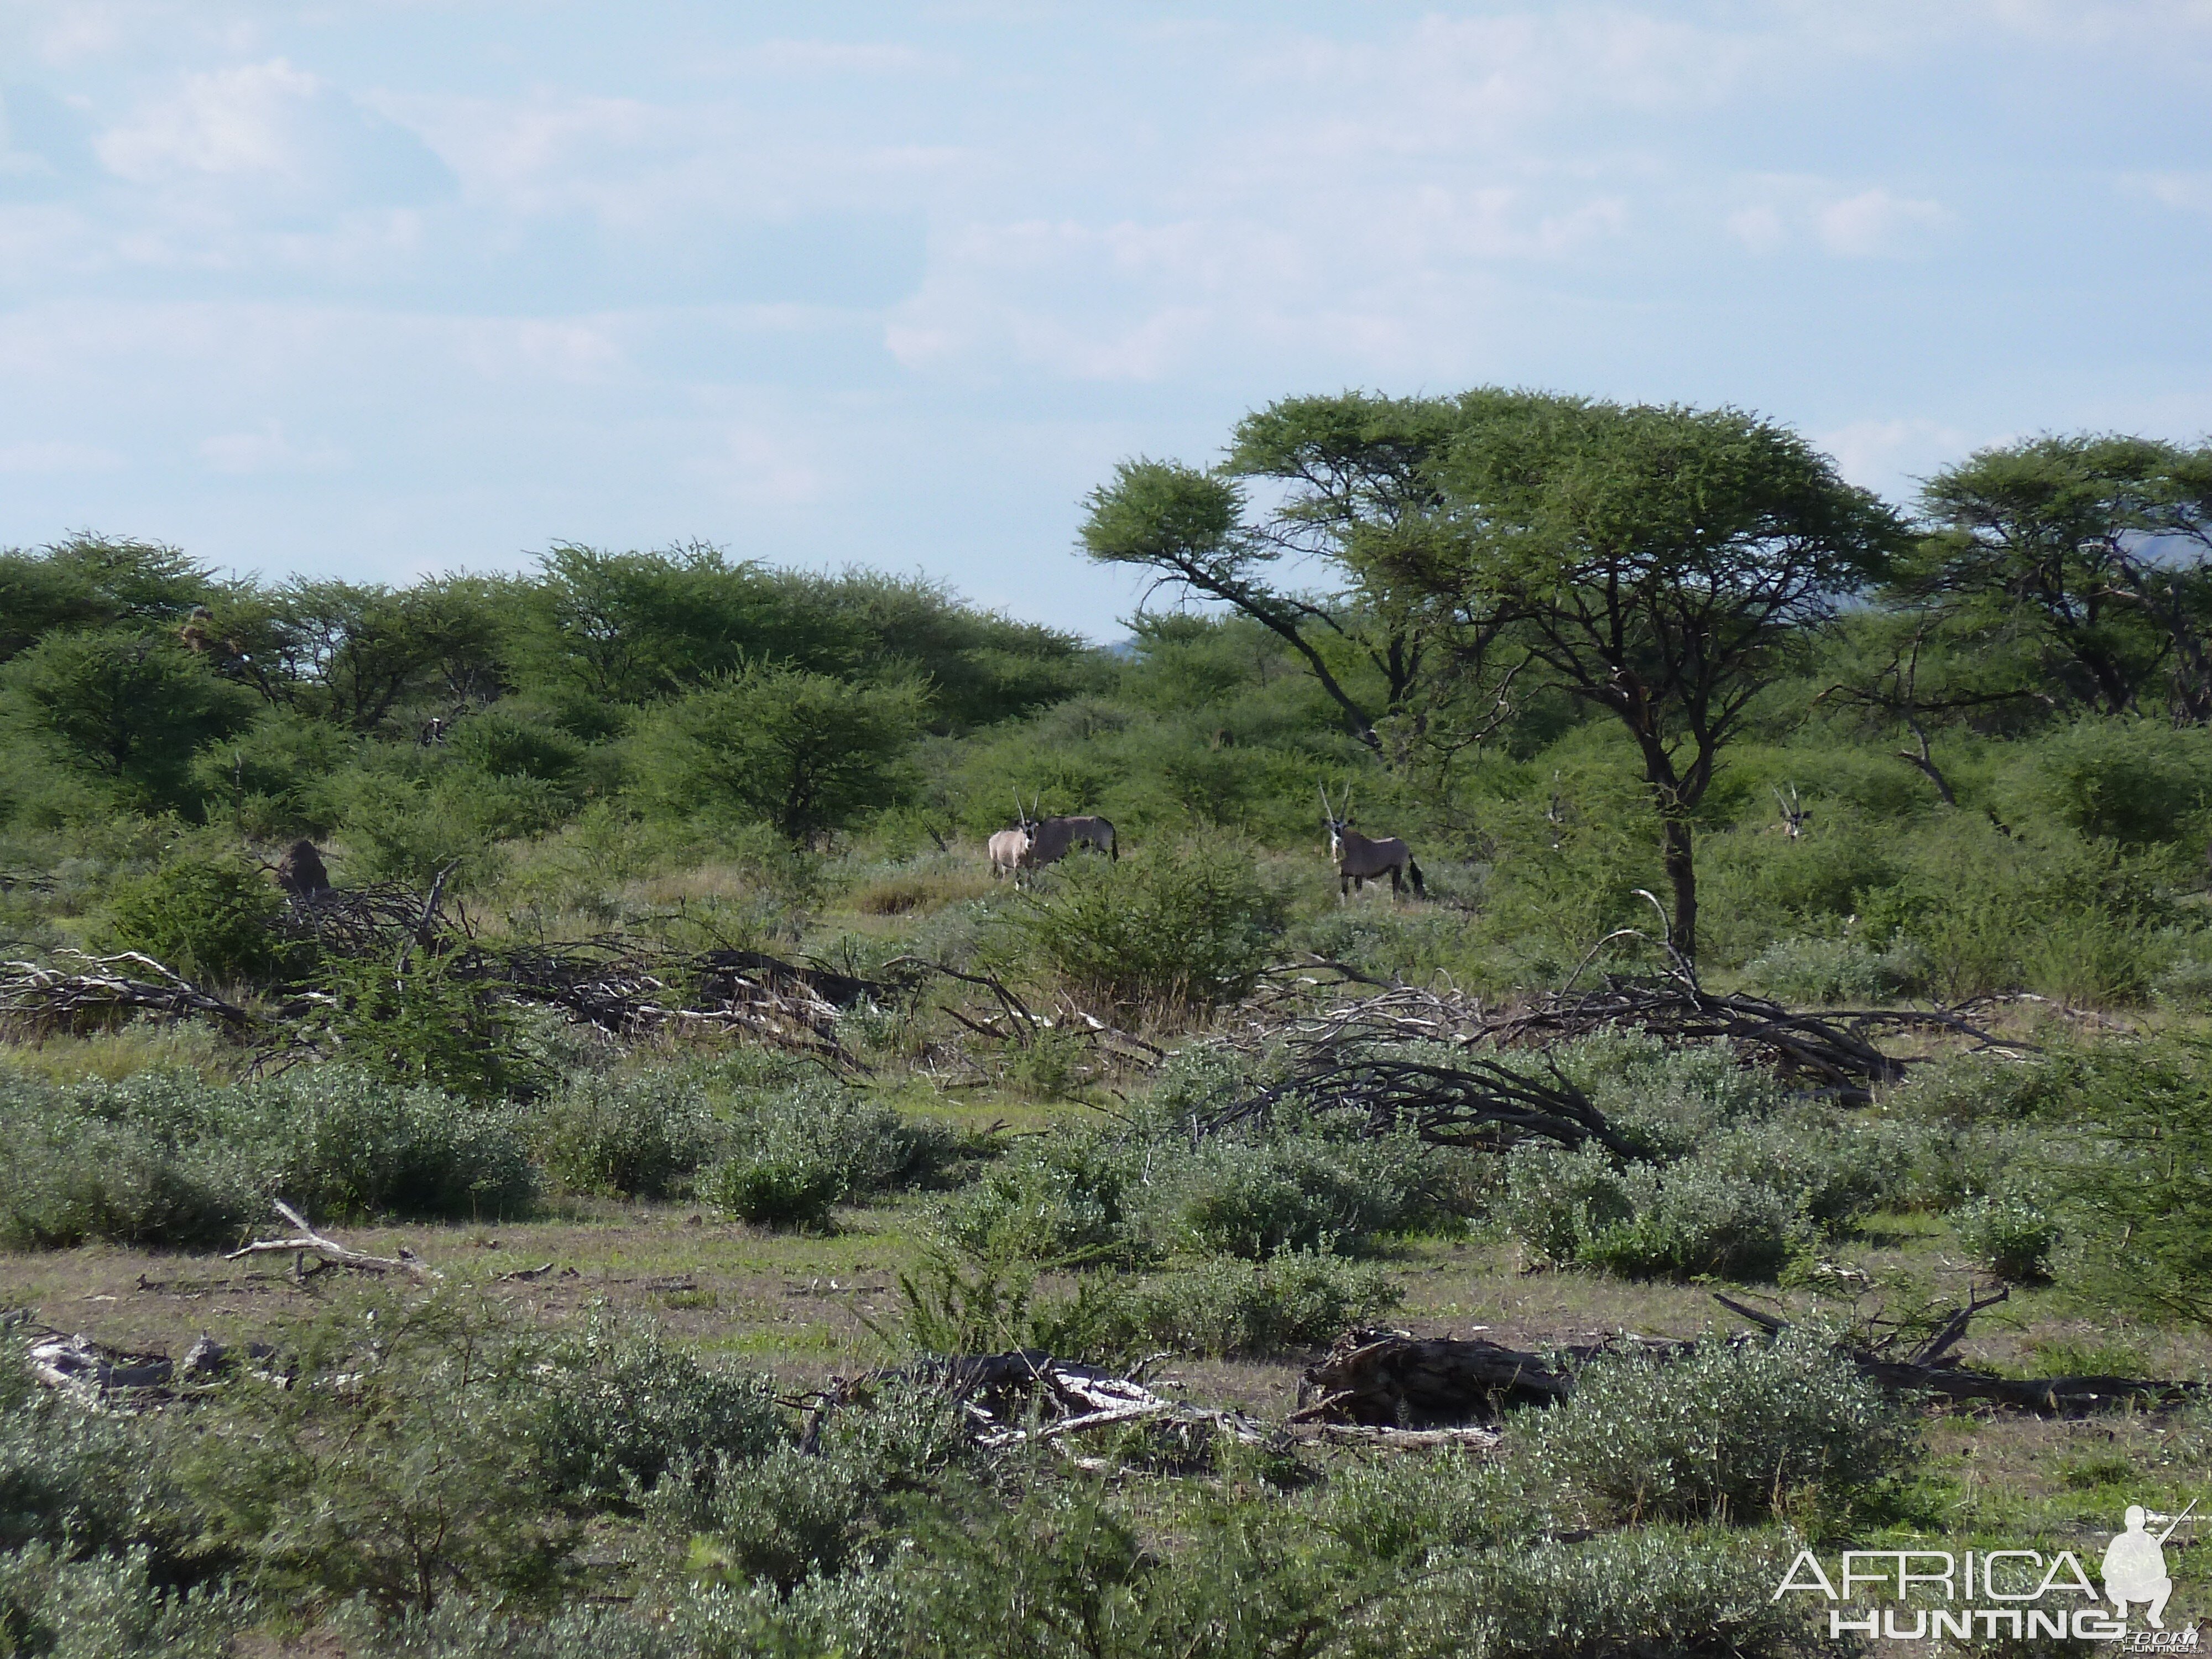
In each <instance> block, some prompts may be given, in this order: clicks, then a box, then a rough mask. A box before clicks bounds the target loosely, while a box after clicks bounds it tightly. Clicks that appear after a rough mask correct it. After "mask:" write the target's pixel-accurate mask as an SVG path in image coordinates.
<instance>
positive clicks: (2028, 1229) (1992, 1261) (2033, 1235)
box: [1954, 1188, 2065, 1285]
mask: <svg viewBox="0 0 2212 1659" xmlns="http://www.w3.org/2000/svg"><path fill="white" fill-rule="evenodd" d="M1954 1225H1956V1226H1957V1228H1958V1230H1959V1243H1960V1245H1961V1246H1962V1247H1964V1249H1966V1251H1967V1253H1968V1254H1969V1255H1972V1257H1973V1258H1974V1260H1975V1261H1978V1262H1979V1263H1980V1264H1981V1265H1982V1266H1983V1267H1986V1268H1988V1269H1989V1270H1990V1272H1991V1273H1995V1274H1996V1275H1997V1277H1999V1278H2000V1279H2011V1280H2012V1281H2013V1282H2014V1283H2015V1284H2017V1285H2042V1284H2047V1283H2048V1282H2049V1281H2050V1279H2051V1257H2052V1255H2054V1254H2055V1253H2056V1251H2057V1249H2058V1243H2059V1240H2060V1239H2061V1238H2062V1237H2063V1236H2064V1233H2065V1229H2064V1227H2063V1225H2061V1224H2060V1222H2059V1219H2058V1218H2057V1216H2056V1215H2055V1214H2053V1213H2052V1212H2051V1209H2050V1208H2049V1207H2048V1206H2047V1205H2046V1204H2045V1202H2044V1201H2043V1200H2041V1199H2040V1198H2039V1196H2038V1195H2037V1194H2034V1193H2033V1192H2027V1191H2023V1190H2021V1189H2020V1188H2006V1189H2003V1190H2000V1191H1998V1192H1995V1193H1991V1194H1987V1195H1986V1196H1984V1197H1981V1198H1978V1199H1975V1200H1972V1202H1970V1203H1968V1204H1966V1206H1963V1207H1962V1208H1961V1209H1960V1211H1959V1212H1958V1216H1957V1218H1956V1221H1955V1224H1954Z"/></svg>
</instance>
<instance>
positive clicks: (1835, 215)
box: [1814, 185, 1953, 259]
mask: <svg viewBox="0 0 2212 1659" xmlns="http://www.w3.org/2000/svg"><path fill="white" fill-rule="evenodd" d="M1952 218H1953V215H1952V214H1951V212H1950V210H1948V209H1947V208H1945V207H1944V206H1943V205H1942V204H1941V203H1940V202H1930V201H1923V200H1920V199H1917V198H1915V197H1901V196H1893V195H1892V194H1890V192H1889V191H1887V190H1885V189H1883V188H1881V186H1879V185H1877V186H1876V187H1875V188H1874V189H1872V190H1864V191H1860V192H1859V193H1858V194H1857V195H1856V196H1850V197H1845V198H1844V200H1842V201H1840V202H1835V203H1832V204H1829V205H1828V206H1827V207H1825V208H1823V209H1821V210H1820V213H1819V214H1818V215H1817V216H1816V217H1815V219H1814V225H1815V227H1816V228H1817V229H1818V231H1819V234H1820V245H1821V246H1823V247H1825V248H1826V249H1827V250H1828V252H1831V253H1837V254H1841V255H1842V256H1844V258H1850V259H1871V258H1899V257H1903V256H1905V255H1909V254H1912V253H1917V252H1920V251H1921V250H1922V249H1923V248H1924V247H1926V246H1927V245H1928V243H1929V240H1931V238H1932V237H1933V236H1934V235H1935V234H1936V233H1939V232H1941V231H1942V230H1943V229H1944V228H1947V227H1948V225H1949V224H1950V223H1951V222H1952Z"/></svg>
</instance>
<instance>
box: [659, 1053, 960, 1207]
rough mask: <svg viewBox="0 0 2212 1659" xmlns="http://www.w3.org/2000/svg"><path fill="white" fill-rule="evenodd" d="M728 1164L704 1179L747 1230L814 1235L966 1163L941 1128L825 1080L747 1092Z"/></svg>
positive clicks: (706, 1192) (725, 1133)
mask: <svg viewBox="0 0 2212 1659" xmlns="http://www.w3.org/2000/svg"><path fill="white" fill-rule="evenodd" d="M720 1134H721V1138H722V1139H723V1140H724V1142H725V1144H726V1146H728V1148H729V1155H728V1156H727V1157H726V1158H723V1159H722V1160H721V1161H720V1163H718V1164H715V1165H714V1167H713V1168H712V1169H710V1170H708V1171H707V1172H706V1173H705V1174H703V1175H702V1176H701V1177H700V1181H699V1191H700V1193H701V1194H702V1196H704V1197H705V1198H706V1199H707V1200H708V1202H709V1203H711V1204H714V1205H715V1206H718V1207H720V1208H722V1209H725V1210H726V1211H728V1212H730V1213H731V1214H732V1215H735V1216H737V1217H738V1218H739V1219H740V1220H745V1221H758V1222H764V1223H767V1224H769V1225H778V1226H787V1225H819V1224H820V1223H821V1222H822V1221H823V1220H825V1219H826V1218H828V1216H829V1208H830V1206H832V1205H834V1204H837V1203H841V1202H843V1201H845V1200H848V1199H856V1198H862V1197H866V1196H867V1195H869V1194H874V1193H880V1192H886V1191H890V1190H892V1189H894V1188H901V1187H911V1186H919V1185H923V1184H926V1183H927V1182H932V1181H934V1180H936V1179H937V1178H938V1177H939V1175H940V1173H941V1172H942V1171H943V1170H944V1169H945V1167H946V1166H947V1165H948V1164H951V1163H952V1162H954V1161H955V1160H956V1159H957V1158H959V1157H960V1156H961V1155H962V1153H963V1150H964V1148H963V1142H962V1139H961V1138H960V1136H959V1135H958V1134H957V1133H955V1132H954V1131H952V1130H951V1129H950V1128H947V1127H945V1126H943V1125H940V1124H933V1123H922V1122H915V1121H908V1119H905V1118H902V1117H901V1116H900V1115H899V1114H898V1113H897V1112H896V1111H895V1110H893V1109H891V1108H890V1107H888V1106H884V1105H882V1104H879V1103H874V1102H871V1101H868V1100H866V1099H865V1098H863V1097H860V1095H857V1094H855V1093H854V1092H853V1091H850V1090H848V1089H845V1088H843V1087H842V1086H840V1085H837V1084H836V1083H835V1082H832V1081H830V1080H829V1079H823V1078H815V1079H809V1080H808V1081H806V1082H804V1083H799V1084H795V1085H791V1086H789V1087H787V1088H784V1089H781V1090H747V1091H741V1092H740V1094H739V1095H738V1098H737V1099H736V1101H735V1102H734V1103H732V1105H731V1106H730V1107H729V1108H728V1109H727V1110H726V1115H725V1117H724V1121H723V1123H722V1126H721V1130H720Z"/></svg>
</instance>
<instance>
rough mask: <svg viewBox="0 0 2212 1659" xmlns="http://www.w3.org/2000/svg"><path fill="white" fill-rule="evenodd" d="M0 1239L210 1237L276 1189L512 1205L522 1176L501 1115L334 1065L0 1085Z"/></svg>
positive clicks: (428, 1208) (406, 1206)
mask: <svg viewBox="0 0 2212 1659" xmlns="http://www.w3.org/2000/svg"><path fill="white" fill-rule="evenodd" d="M0 1127H4V1129H5V1130H6V1133H7V1137H8V1139H9V1146H10V1151H11V1152H12V1153H13V1154H14V1156H12V1157H11V1158H9V1159H8V1160H6V1161H5V1162H4V1163H0V1240H5V1241H6V1242H8V1243H11V1244H14V1245H16V1246H18V1247H26V1246H28V1247H44V1248H52V1247H56V1246H63V1245H69V1244H74V1243H79V1242H81V1241H82V1240H84V1239H88V1238H105V1239H112V1240H115V1241H117V1242H119V1243H134V1244H140V1245H145V1244H157V1245H197V1244H210V1243H222V1242H223V1241H225V1240H227V1239H231V1238H234V1237H236V1236H237V1234H238V1233H239V1231H240V1230H241V1229H242V1228H244V1227H246V1226H247V1225H251V1224H252V1223H253V1222H254V1221H255V1220H257V1219H258V1218H261V1217H263V1216H264V1215H266V1214H267V1212H268V1210H269V1205H270V1200H272V1199H276V1198H282V1199H284V1200H286V1201H287V1202H289V1203H290V1204H292V1205H294V1206H295V1207H297V1208H299V1209H301V1210H302V1211H304V1212H307V1214H308V1216H309V1217H310V1218H311V1219H315V1220H337V1219H345V1218H353V1217H359V1216H365V1215H374V1214H385V1213H394V1214H402V1215H420V1216H487V1217H489V1216H502V1215H514V1214H518V1213H520V1212H524V1211H526V1209H527V1208H528V1207H529V1205H530V1203H531V1200H532V1194H533V1192H534V1189H535V1186H536V1177H535V1175H534V1172H533V1171H532V1167H531V1164H530V1160H529V1158H528V1155H527V1154H526V1152H525V1150H524V1147H523V1145H522V1142H521V1139H520V1137H519V1136H518V1134H517V1133H515V1128H514V1125H513V1117H512V1115H511V1113H510V1112H509V1111H508V1110H507V1109H505V1108H502V1107H478V1106H472V1105H470V1104H469V1103H466V1102H464V1101H460V1100H457V1099H455V1098H454V1097H453V1096H451V1095H447V1094H445V1093H443V1092H442V1091H439V1090H435V1089H428V1088H421V1087H416V1088H408V1087H405V1086H403V1085H397V1084H392V1083H387V1082H385V1081H382V1080H380V1079H376V1078H373V1077H370V1076H368V1075H366V1074H365V1073H361V1072H359V1071H356V1070H354V1069H353V1068H351V1067H348V1066H302V1067H300V1068H298V1069H296V1070H295V1071H292V1072H289V1073H286V1074H284V1075H283V1076H282V1077H279V1078H275V1079H267V1080H264V1081H260V1082H253V1083H246V1084H240V1085H219V1084H210V1083H207V1082H204V1081H203V1080H202V1079H199V1078H197V1077H196V1076H193V1075H191V1074H190V1073H181V1072H145V1073H139V1074H138V1075H137V1076H135V1077H131V1078H128V1079H125V1080H123V1081H122V1082H119V1083H105V1082H98V1081H87V1082H84V1083H82V1084H77V1085H69V1086H55V1085H40V1084H36V1083H33V1082H30V1081H28V1080H27V1079H18V1080H15V1081H14V1082H11V1083H8V1084H5V1085H0Z"/></svg>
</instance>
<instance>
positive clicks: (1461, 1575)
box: [1362, 1526, 1836, 1659]
mask: <svg viewBox="0 0 2212 1659" xmlns="http://www.w3.org/2000/svg"><path fill="white" fill-rule="evenodd" d="M1795 1545H1796V1539H1795V1537H1794V1536H1790V1535H1788V1534H1784V1536H1783V1537H1782V1538H1780V1539H1775V1540H1771V1541H1770V1540H1765V1539H1757V1538H1745V1537H1743V1536H1741V1534H1731V1533H1726V1532H1721V1531H1717V1530H1711V1529H1706V1528H1677V1527H1670V1526H1647V1527H1641V1528H1636V1529H1635V1530H1633V1531H1629V1532H1620V1533H1612V1534H1603V1535H1601V1536H1599V1537H1595V1538H1591V1539H1588V1540H1583V1541H1577V1542H1572V1543H1566V1542H1561V1543H1553V1542H1549V1541H1526V1542H1523V1541H1515V1542H1512V1543H1509V1544H1504V1545H1501V1546H1499V1547H1496V1548H1492V1549H1486V1550H1484V1551H1482V1552H1481V1553H1479V1554H1477V1555H1476V1556H1474V1559H1471V1560H1466V1561H1464V1562H1462V1563H1457V1564H1454V1565H1451V1566H1449V1568H1447V1569H1446V1570H1445V1571H1441V1572H1439V1573H1437V1574H1436V1575H1435V1576H1433V1577H1430V1578H1428V1579H1427V1580H1425V1582H1423V1583H1420V1584H1419V1585H1418V1586H1415V1587H1413V1588H1411V1589H1409V1591H1408V1592H1407V1594H1405V1595H1393V1596H1388V1597H1384V1598H1382V1599H1380V1600H1378V1601H1376V1602H1375V1603H1374V1604H1373V1605H1372V1607H1370V1610H1369V1612H1368V1613H1366V1614H1365V1615H1364V1619H1363V1620H1362V1624H1363V1626H1364V1628H1365V1630H1366V1632H1369V1633H1371V1635H1372V1636H1373V1638H1375V1645H1376V1649H1377V1650H1381V1651H1385V1652H1391V1653H1438V1654H1441V1653H1450V1654H1458V1655H1465V1656H1467V1659H1538V1656H1541V1659H1618V1656H1621V1655H1630V1654H1632V1655H1635V1656H1637V1659H1705V1656H1710V1655H1721V1654H1725V1655H1727V1656H1729V1659H1814V1656H1817V1655H1820V1654H1823V1653H1832V1652H1834V1651H1836V1648H1835V1644H1834V1643H1833V1642H1832V1641H1831V1640H1830V1639H1829V1637H1828V1632H1827V1629H1826V1625H1825V1623H1823V1622H1816V1620H1817V1619H1818V1616H1819V1615H1818V1614H1817V1613H1814V1611H1812V1610H1809V1609H1808V1608H1807V1607H1804V1606H1803V1605H1802V1603H1803V1602H1804V1601H1806V1600H1807V1599H1808V1598H1806V1597H1803V1596H1791V1597H1787V1598H1785V1599H1784V1600H1783V1601H1776V1600H1775V1599H1774V1596H1773V1589H1774V1586H1775V1585H1776V1584H1777V1583H1779V1582H1780V1580H1781V1578H1782V1577H1783V1575H1784V1572H1785V1571H1786V1570H1787V1567H1788V1564H1789V1559H1790V1548H1791V1547H1795ZM1820 1610H1821V1611H1822V1612H1825V1610H1826V1603H1825V1602H1823V1603H1821V1604H1820Z"/></svg>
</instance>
